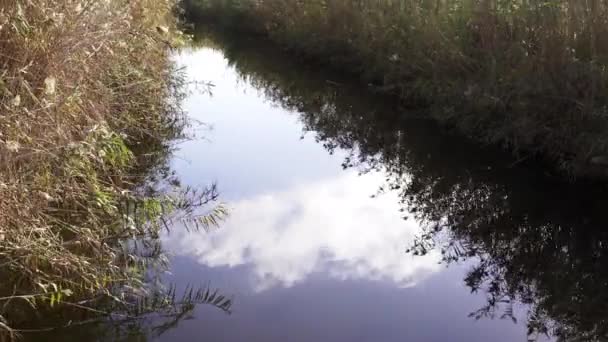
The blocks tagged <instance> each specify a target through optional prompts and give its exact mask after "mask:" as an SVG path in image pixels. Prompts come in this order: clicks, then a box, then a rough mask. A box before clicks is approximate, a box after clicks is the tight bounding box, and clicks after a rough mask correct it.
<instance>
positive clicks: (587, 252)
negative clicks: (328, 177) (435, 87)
mask: <svg viewBox="0 0 608 342" xmlns="http://www.w3.org/2000/svg"><path fill="white" fill-rule="evenodd" d="M210 35H211V36H212V40H213V41H214V42H215V43H214V44H217V45H215V47H216V48H218V47H219V48H221V49H222V50H223V52H224V54H225V56H226V58H227V59H228V60H229V63H230V64H231V65H232V66H233V67H234V68H235V69H236V71H237V72H238V73H239V75H240V77H241V78H242V79H243V80H244V81H246V82H247V83H250V84H252V85H253V86H254V87H255V88H256V89H258V91H259V92H261V93H263V95H264V97H265V98H268V99H271V100H272V101H273V102H275V103H277V104H279V105H281V106H282V107H284V108H286V109H289V110H292V111H295V112H297V113H299V120H300V121H301V122H302V123H303V126H304V130H305V132H303V134H307V132H313V133H312V134H314V135H315V137H316V140H317V142H318V143H320V144H322V145H323V146H324V147H325V148H326V149H327V150H328V151H329V152H330V153H333V151H334V150H336V149H340V150H345V151H347V152H348V157H347V158H346V159H345V160H344V163H343V167H344V168H345V169H347V168H355V169H357V170H359V171H360V172H361V173H366V172H369V171H372V170H382V171H383V172H384V173H385V174H386V175H387V177H386V183H385V186H383V188H381V189H379V194H378V196H381V195H382V194H381V193H382V192H384V191H396V192H398V193H399V194H400V199H401V204H402V208H403V209H402V211H403V216H404V220H416V221H418V222H420V223H422V224H423V225H424V227H426V228H425V233H423V234H422V235H421V236H420V237H419V238H418V240H417V241H416V243H415V244H414V245H413V246H411V249H410V250H409V251H408V252H410V253H413V254H417V255H419V254H425V253H427V252H428V251H430V250H432V249H440V250H441V252H442V255H443V260H444V262H445V263H452V262H458V261H462V260H469V259H470V260H474V261H475V262H474V263H473V264H474V266H473V267H472V268H471V269H470V271H469V272H468V274H467V276H466V278H465V279H464V281H465V283H466V284H467V286H468V287H470V289H471V291H473V292H483V293H485V294H486V298H487V305H486V306H484V307H482V308H480V309H479V311H477V312H473V313H471V316H472V317H474V318H506V319H513V320H515V317H514V315H513V306H516V305H518V304H525V305H527V306H528V307H529V308H530V309H529V312H528V316H527V326H528V333H529V335H530V337H531V338H533V337H534V336H535V335H539V334H540V335H543V334H548V335H550V336H554V337H556V338H557V339H558V340H568V341H570V340H585V341H588V340H605V339H607V338H608V291H607V290H608V267H607V266H608V229H605V228H606V221H607V218H606V215H604V209H605V208H606V205H607V204H608V201H607V199H608V196H607V193H606V188H605V186H603V185H599V184H580V183H579V184H566V183H563V182H561V181H560V180H558V179H556V178H553V177H551V176H549V175H547V174H545V173H544V172H543V171H542V170H541V169H540V167H538V165H534V163H533V162H528V161H521V160H515V159H513V158H512V157H511V156H510V155H506V154H505V153H503V152H501V151H500V150H498V149H496V148H494V147H479V146H476V145H474V144H472V143H471V142H469V141H467V140H465V139H462V138H459V137H455V136H451V135H450V134H449V133H448V132H446V131H445V129H442V128H440V127H437V125H435V124H434V123H432V122H429V121H427V120H424V119H421V118H420V116H418V115H416V113H415V112H408V111H406V110H399V109H396V108H397V107H396V106H395V105H394V103H392V102H393V101H392V100H391V99H388V98H385V97H382V96H381V95H378V96H375V95H371V94H370V93H371V90H370V89H368V88H366V87H361V86H354V85H353V84H354V82H352V80H348V79H347V78H345V77H343V76H341V75H338V74H332V73H331V72H328V71H323V70H321V69H322V68H321V67H319V66H314V65H307V66H306V65H300V64H298V63H297V61H296V60H294V59H293V58H290V57H288V55H285V54H281V52H277V49H276V48H275V47H273V46H271V45H270V44H268V43H265V42H264V41H263V40H261V39H259V38H244V37H242V36H241V37H237V36H229V35H226V34H221V35H220V34H218V33H210V32H205V34H204V37H209V36H210ZM200 39H201V40H199V43H200V44H201V45H205V46H209V41H208V40H206V38H200ZM218 45H219V46H218ZM212 47H213V46H212Z"/></svg>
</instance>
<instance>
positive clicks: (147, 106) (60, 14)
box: [0, 0, 225, 340]
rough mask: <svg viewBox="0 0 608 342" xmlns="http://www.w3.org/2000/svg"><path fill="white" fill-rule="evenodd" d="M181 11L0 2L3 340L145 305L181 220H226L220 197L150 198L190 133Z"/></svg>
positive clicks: (123, 3)
mask: <svg viewBox="0 0 608 342" xmlns="http://www.w3.org/2000/svg"><path fill="white" fill-rule="evenodd" d="M174 5H175V4H174V1H173V0H108V1H88V0H58V1H55V0H52V1H51V0H37V1H30V0H0V51H1V53H0V108H2V114H1V115H0V277H1V279H2V283H1V284H0V340H1V339H2V338H3V337H14V336H15V334H16V333H18V332H19V327H20V326H24V325H29V324H31V322H32V321H36V317H40V316H45V315H46V316H48V315H51V314H52V313H53V312H65V311H64V310H66V308H77V309H78V310H80V311H82V310H85V311H87V312H89V313H92V314H102V312H98V311H99V310H97V309H95V307H96V306H97V305H98V304H100V303H106V302H107V301H108V300H109V301H110V302H111V303H112V304H113V305H118V306H131V305H132V303H133V302H134V301H137V300H136V299H137V298H140V299H141V298H146V296H147V294H149V293H147V292H146V288H145V286H146V282H145V280H146V277H147V275H148V273H147V272H148V270H150V268H151V267H152V268H153V267H155V266H158V267H162V266H163V262H164V258H163V257H162V255H161V254H160V253H159V251H160V250H159V248H158V236H159V233H160V231H161V230H162V229H164V228H166V227H167V225H168V224H170V222H171V218H176V217H180V215H183V213H184V212H188V213H193V212H194V211H193V207H194V206H195V205H197V204H198V205H201V206H203V205H207V206H208V207H209V208H208V209H207V210H209V212H208V213H206V214H205V213H203V214H201V213H200V212H196V213H194V217H193V218H192V219H196V217H197V216H196V215H199V214H200V215H201V217H200V218H199V219H197V222H199V224H200V223H201V222H202V224H203V228H205V227H208V226H209V225H211V224H214V223H217V221H218V220H219V219H221V218H222V217H223V216H224V215H225V211H224V209H223V208H221V207H215V208H213V205H214V201H215V200H216V199H217V195H216V192H215V189H214V188H213V189H211V190H209V191H206V192H202V193H199V194H195V193H192V191H191V190H188V189H186V190H181V191H180V190H175V188H171V189H168V190H167V191H164V192H162V193H161V192H156V193H155V192H153V191H151V189H153V188H154V187H153V186H151V185H152V183H154V182H155V180H158V179H159V178H163V176H165V175H166V171H167V168H166V161H167V158H168V155H169V153H170V152H171V145H170V141H171V140H173V139H176V138H179V137H181V135H182V129H183V128H184V126H185V124H186V122H185V120H184V116H183V114H182V111H181V108H180V100H181V99H182V98H183V96H185V94H184V92H183V87H182V85H183V78H182V76H181V74H180V72H179V71H178V70H175V68H174V66H173V65H172V63H171V61H170V58H169V54H170V48H171V47H172V46H177V45H178V44H180V43H182V42H183V40H184V36H183V35H182V34H181V33H180V32H179V31H177V30H176V28H175V22H174V17H173V13H172V10H173V8H174ZM189 200H190V201H189ZM163 293H165V294H166V292H163ZM192 299H194V300H198V297H197V298H192ZM202 299H203V300H205V298H202ZM106 307H107V305H106ZM67 320H68V316H67V315H66V317H65V321H67Z"/></svg>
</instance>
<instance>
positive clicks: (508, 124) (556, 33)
mask: <svg viewBox="0 0 608 342" xmlns="http://www.w3.org/2000/svg"><path fill="white" fill-rule="evenodd" d="M183 2H184V8H185V9H186V12H187V13H188V15H189V17H190V19H191V20H193V21H195V22H198V23H207V22H218V23H220V24H224V25H231V27H232V28H235V29H242V30H246V31H254V32H261V33H264V34H266V35H268V36H269V37H270V38H271V39H272V40H274V41H275V42H277V43H279V44H280V45H281V46H284V47H286V48H288V49H290V50H292V51H294V52H295V53H298V54H300V55H302V56H305V57H306V58H309V59H311V60H314V61H319V62H322V63H328V64H331V65H332V66H334V67H336V68H339V69H341V70H344V71H347V72H350V73H354V74H356V75H360V77H361V79H362V80H363V81H364V82H365V83H370V87H371V88H372V89H373V90H376V91H383V92H389V93H391V94H394V95H396V96H397V97H398V98H400V99H402V101H403V103H405V104H406V105H411V106H417V107H423V108H426V109H427V112H428V115H429V116H430V117H433V118H435V119H437V120H439V121H440V122H442V123H445V124H446V125H448V126H449V127H455V128H457V129H458V131H460V132H462V133H464V134H466V135H467V136H470V137H473V138H476V139H478V140H480V141H483V142H487V143H493V144H502V145H505V146H506V147H507V148H509V149H510V150H512V151H514V152H515V153H517V154H519V155H520V157H521V158H528V157H530V156H542V157H543V158H545V159H547V160H550V161H551V162H553V163H554V164H555V165H556V166H557V167H558V168H559V169H561V170H562V171H564V172H565V173H567V174H570V175H581V176H591V177H600V178H606V176H607V175H608V172H607V170H606V166H607V165H608V119H607V116H608V110H607V108H608V107H607V105H608V97H607V96H606V95H607V90H608V89H607V84H608V83H607V81H608V71H607V69H606V66H607V65H608V25H607V22H608V3H607V2H606V1H602V0H585V1H575V0H555V1H524V0H391V1H388V0H387V1H360V0H319V1H293V0H256V1H254V0H240V1H239V0H184V1H183Z"/></svg>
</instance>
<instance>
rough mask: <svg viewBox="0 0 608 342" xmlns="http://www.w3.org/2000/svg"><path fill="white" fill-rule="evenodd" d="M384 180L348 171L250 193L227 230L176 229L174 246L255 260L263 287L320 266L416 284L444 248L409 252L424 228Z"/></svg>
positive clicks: (209, 262) (211, 259) (339, 273)
mask: <svg viewBox="0 0 608 342" xmlns="http://www.w3.org/2000/svg"><path fill="white" fill-rule="evenodd" d="M382 180H383V179H382V176H381V175H380V174H368V175H365V176H361V177H360V176H358V175H357V174H355V173H352V172H346V173H343V174H342V175H341V176H340V177H339V178H336V179H332V180H323V181H319V182H317V183H313V184H305V185H301V186H297V187H295V188H292V189H290V190H287V191H282V192H275V193H267V194H261V195H257V196H255V197H253V198H248V199H243V200H240V201H237V202H235V203H231V206H232V211H231V212H232V214H231V216H230V219H229V220H228V221H227V222H225V223H224V224H223V225H222V228H221V229H220V230H219V231H217V232H214V233H212V234H203V233H201V234H182V235H180V234H178V235H173V236H170V237H168V241H167V242H168V245H169V246H170V248H171V249H172V250H173V251H174V253H177V254H181V255H189V256H192V257H194V258H195V259H196V260H197V261H198V262H199V263H201V264H203V265H206V266H209V267H234V266H241V265H244V266H249V267H250V269H252V270H253V277H254V282H255V289H256V290H258V291H262V290H265V289H268V288H270V287H273V286H284V287H290V286H293V285H295V284H297V283H299V282H301V281H303V280H305V279H306V278H307V277H308V276H310V275H311V274H313V273H317V272H323V273H326V274H328V275H329V276H331V277H333V278H337V279H341V280H349V279H361V280H381V281H390V282H392V283H394V284H395V285H397V286H400V287H408V286H413V285H415V284H416V283H417V282H419V281H421V280H422V279H424V278H426V277H427V276H429V275H430V274H432V273H434V272H437V271H438V270H439V269H440V265H439V260H440V256H439V254H438V253H435V252H432V253H430V254H428V255H426V256H422V257H412V256H410V255H407V254H406V253H405V249H406V246H407V245H408V244H409V243H410V242H411V241H412V239H413V238H414V237H415V235H416V234H417V233H418V232H420V228H419V226H418V225H417V224H416V223H415V222H413V221H404V220H402V219H401V217H400V215H399V206H398V199H397V197H396V196H395V195H393V194H385V195H381V196H379V197H378V198H371V197H370V195H372V194H374V193H375V192H376V191H377V189H378V187H379V185H380V184H381V183H382Z"/></svg>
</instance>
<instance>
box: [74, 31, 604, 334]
mask: <svg viewBox="0 0 608 342" xmlns="http://www.w3.org/2000/svg"><path fill="white" fill-rule="evenodd" d="M177 59H178V62H179V63H180V64H182V65H183V66H185V68H186V71H187V74H188V76H189V78H190V79H191V80H198V81H208V82H212V83H213V84H214V85H215V86H214V87H213V88H212V96H210V95H209V94H207V93H205V92H200V91H194V92H193V94H192V95H191V96H190V98H189V99H188V100H187V102H186V109H187V111H188V113H189V115H190V116H191V117H192V118H193V119H194V120H196V121H200V122H204V123H205V124H206V126H195V127H197V128H198V132H197V136H198V138H197V139H193V140H191V141H188V142H185V143H183V144H181V145H180V146H179V150H178V151H177V152H176V157H175V159H174V161H173V164H172V166H173V168H174V170H176V172H177V175H178V176H179V178H180V179H181V181H182V183H183V184H186V185H190V186H206V185H208V184H209V183H211V182H217V184H218V186H219V189H220V191H221V198H222V201H224V202H225V203H227V205H228V207H229V208H230V211H231V215H230V217H229V218H228V219H227V221H226V222H224V223H223V224H222V226H221V228H220V229H218V230H215V231H213V232H210V233H205V232H200V233H185V232H174V233H173V234H171V235H169V236H167V237H165V241H164V245H165V247H166V248H167V249H168V250H169V251H171V252H172V254H173V255H174V257H173V258H172V274H171V275H168V276H167V279H166V280H167V281H168V282H173V283H176V284H178V285H179V286H181V287H183V286H185V285H186V284H194V285H198V284H208V285H209V286H211V287H213V288H218V289H219V290H220V291H221V292H222V293H223V294H226V295H230V296H232V297H233V299H234V304H233V307H232V309H233V310H232V311H233V312H232V313H231V314H226V313H224V312H222V311H221V310H218V309H216V308H213V307H210V306H199V307H197V308H196V309H195V310H194V312H193V313H192V314H191V315H190V316H188V317H187V318H188V319H184V320H182V321H179V322H177V324H175V325H174V326H172V327H171V329H167V330H165V329H163V331H162V334H161V333H160V332H159V331H158V330H153V329H152V330H150V331H148V333H146V334H141V333H132V334H127V336H126V337H123V338H124V339H129V340H138V341H139V340H145V339H147V340H156V341H195V340H196V341H198V340H208V341H277V342H278V341H349V342H351V341H403V340H408V341H488V340H492V341H495V342H499V341H527V340H528V339H534V340H539V341H542V340H549V339H550V338H548V337H546V336H545V334H543V332H544V331H545V330H547V331H548V332H549V333H550V335H557V336H562V337H564V338H565V339H566V340H568V339H569V338H571V337H573V336H575V337H581V338H582V340H593V339H598V340H601V339H602V338H603V337H605V336H606V329H607V328H606V324H604V323H606V319H607V318H608V306H607V305H606V303H607V302H608V301H607V299H608V291H606V289H607V287H608V268H606V267H603V266H605V265H606V263H608V259H607V255H608V253H607V248H608V247H607V246H608V243H607V242H608V234H607V233H606V232H604V230H603V229H602V228H603V227H604V223H605V218H604V215H603V212H602V208H604V207H605V206H604V205H605V204H606V202H605V200H604V198H605V196H604V189H603V188H601V187H599V186H594V185H577V186H570V185H564V184H562V183H560V182H558V181H557V180H555V179H553V178H552V177H551V175H547V174H545V173H544V172H543V171H541V170H539V169H538V168H536V167H535V166H534V165H528V164H526V163H527V162H526V161H523V162H522V161H520V162H518V161H517V160H513V159H512V158H510V157H508V156H505V155H504V154H503V153H501V152H500V151H497V150H496V149H494V148H489V147H488V148H480V147H478V146H477V145H475V144H472V143H470V142H468V141H467V140H465V139H461V138H458V137H455V136H452V135H451V134H449V132H446V131H445V130H443V129H440V128H438V127H436V126H435V125H434V124H433V123H431V122H428V121H426V120H424V119H422V118H421V115H419V114H420V113H417V112H415V111H408V110H404V109H398V107H396V106H395V105H394V103H392V101H391V100H389V99H387V98H384V97H382V96H380V95H374V94H373V93H372V92H371V91H370V90H369V89H367V88H366V87H361V86H355V85H354V83H353V82H352V80H348V79H345V78H344V77H342V76H340V75H336V74H332V73H330V72H327V71H324V70H322V68H321V67H318V66H310V65H309V66H304V65H301V64H299V63H297V62H296V61H294V60H293V59H291V58H289V57H288V56H286V55H285V54H282V53H281V52H278V51H277V50H276V49H275V48H274V47H271V46H270V47H269V46H267V44H266V43H264V42H261V41H259V40H251V39H235V38H234V37H215V38H214V40H208V39H205V40H202V42H201V43H200V46H199V47H196V48H192V49H187V50H185V51H183V52H182V53H180V54H179V56H178V57H177ZM199 88H200V87H199ZM193 90H194V86H193ZM607 232H608V231H607ZM416 254H417V255H416ZM87 329H89V328H85V329H84V332H83V331H82V330H81V331H80V332H78V333H74V332H73V331H69V332H67V333H66V334H65V335H62V336H63V337H62V339H63V340H70V339H73V340H79V339H82V336H83V335H82V334H83V333H84V334H85V335H87V336H88V338H89V339H92V338H93V337H92V336H93V335H94V336H97V339H98V340H99V339H103V338H101V337H100V336H101V335H102V334H101V335H100V334H97V333H96V332H95V333H92V331H91V330H90V329H89V330H87ZM66 336H67V337H66ZM554 337H555V336H554Z"/></svg>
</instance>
